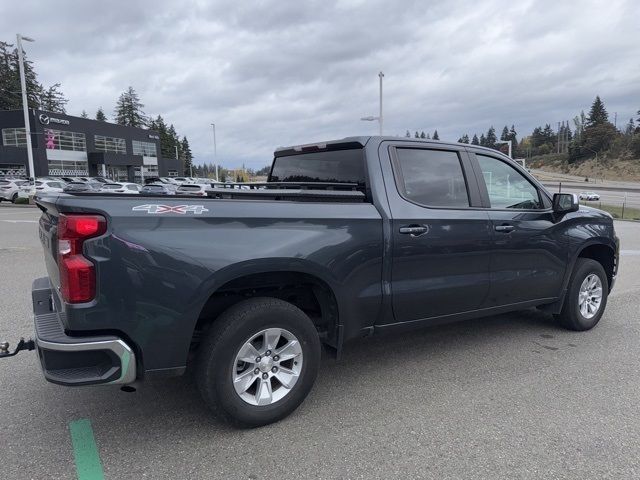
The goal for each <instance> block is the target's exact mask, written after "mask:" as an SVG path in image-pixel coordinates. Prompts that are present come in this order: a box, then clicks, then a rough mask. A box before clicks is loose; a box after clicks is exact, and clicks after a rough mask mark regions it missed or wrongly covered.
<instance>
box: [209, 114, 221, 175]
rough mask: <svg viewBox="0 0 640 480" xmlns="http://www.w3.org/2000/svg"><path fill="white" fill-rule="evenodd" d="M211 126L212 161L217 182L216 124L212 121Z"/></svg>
mask: <svg viewBox="0 0 640 480" xmlns="http://www.w3.org/2000/svg"><path fill="white" fill-rule="evenodd" d="M211 126H212V127H213V162H214V163H215V165H216V182H219V181H220V178H219V177H218V147H217V146H216V124H215V123H212V124H211Z"/></svg>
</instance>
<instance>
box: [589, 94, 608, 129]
mask: <svg viewBox="0 0 640 480" xmlns="http://www.w3.org/2000/svg"><path fill="white" fill-rule="evenodd" d="M608 121H609V114H608V113H607V110H606V109H605V108H604V103H603V102H602V100H600V96H596V99H595V100H594V101H593V103H592V104H591V110H589V118H588V119H587V125H586V126H587V127H594V126H596V125H602V124H605V123H607V122H608Z"/></svg>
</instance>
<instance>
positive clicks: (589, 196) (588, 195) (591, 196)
mask: <svg viewBox="0 0 640 480" xmlns="http://www.w3.org/2000/svg"><path fill="white" fill-rule="evenodd" d="M580 200H600V195H598V194H597V193H594V192H582V193H580Z"/></svg>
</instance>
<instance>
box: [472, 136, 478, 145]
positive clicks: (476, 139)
mask: <svg viewBox="0 0 640 480" xmlns="http://www.w3.org/2000/svg"><path fill="white" fill-rule="evenodd" d="M471 145H480V141H479V140H478V135H477V134H475V133H474V134H473V138H472V139H471Z"/></svg>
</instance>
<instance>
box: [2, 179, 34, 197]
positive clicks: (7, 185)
mask: <svg viewBox="0 0 640 480" xmlns="http://www.w3.org/2000/svg"><path fill="white" fill-rule="evenodd" d="M27 182H28V180H16V179H8V180H0V202H1V201H3V200H8V201H9V202H15V201H16V200H17V198H18V190H19V189H20V187H21V186H22V185H24V184H26V183H27Z"/></svg>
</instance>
